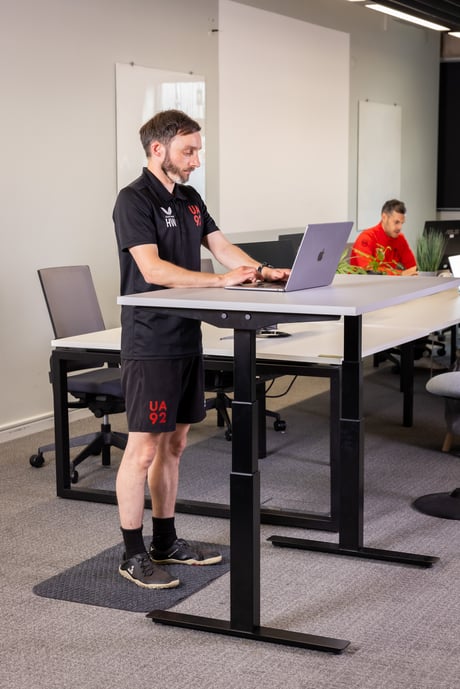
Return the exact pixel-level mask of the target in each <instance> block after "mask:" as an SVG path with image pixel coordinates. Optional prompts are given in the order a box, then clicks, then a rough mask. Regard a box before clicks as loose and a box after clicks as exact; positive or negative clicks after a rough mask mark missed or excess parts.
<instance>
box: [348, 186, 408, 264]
mask: <svg viewBox="0 0 460 689" xmlns="http://www.w3.org/2000/svg"><path fill="white" fill-rule="evenodd" d="M405 216H406V206H405V205H404V203H403V202H402V201H398V200H397V199H391V200H389V201H385V203H384V204H383V207H382V217H381V220H380V222H379V224H378V225H376V226H375V227H370V228H369V229H368V230H363V231H362V232H360V234H359V235H358V237H357V238H356V241H355V243H354V244H353V247H352V249H351V257H350V264H351V265H352V266H360V267H361V268H364V270H367V271H369V272H372V273H384V274H386V275H417V262H416V260H415V256H414V254H413V252H412V250H411V248H410V246H409V244H408V242H407V239H406V238H405V236H404V235H403V233H402V231H401V229H402V226H403V224H404V221H405Z"/></svg>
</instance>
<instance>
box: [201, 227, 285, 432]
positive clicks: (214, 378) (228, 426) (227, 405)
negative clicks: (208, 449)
mask: <svg viewBox="0 0 460 689" xmlns="http://www.w3.org/2000/svg"><path fill="white" fill-rule="evenodd" d="M257 244H260V245H262V244H263V245H264V247H265V245H268V244H270V245H277V244H278V242H276V241H275V242H262V243H257ZM238 246H241V247H242V248H243V249H244V250H246V249H245V247H251V248H253V247H254V244H246V245H244V244H239V245H238ZM201 271H202V272H205V273H213V272H214V265H213V262H212V259H210V258H202V259H201ZM204 375H205V378H204V389H205V392H212V393H214V396H213V397H208V398H206V411H210V410H211V409H215V410H216V411H217V425H218V426H221V427H225V434H224V435H225V438H226V440H231V439H232V422H231V419H230V415H229V413H228V410H229V409H231V407H232V398H231V397H230V396H229V394H228V393H231V392H232V391H233V371H232V370H225V369H215V370H214V369H209V368H207V369H206V366H205V374H204ZM273 377H274V376H270V375H266V376H257V385H259V386H261V385H264V386H265V382H266V381H268V380H272V379H273ZM265 416H268V417H272V418H273V419H274V422H273V428H274V429H275V431H280V432H282V433H284V431H285V430H286V428H287V424H286V421H284V419H282V418H281V415H280V414H279V413H278V412H274V411H270V410H269V409H265Z"/></svg>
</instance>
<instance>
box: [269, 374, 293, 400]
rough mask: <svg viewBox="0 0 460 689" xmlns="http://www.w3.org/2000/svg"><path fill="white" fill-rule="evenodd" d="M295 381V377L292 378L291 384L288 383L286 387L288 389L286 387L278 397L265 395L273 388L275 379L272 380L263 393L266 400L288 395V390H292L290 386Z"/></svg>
mask: <svg viewBox="0 0 460 689" xmlns="http://www.w3.org/2000/svg"><path fill="white" fill-rule="evenodd" d="M296 380H297V376H294V377H293V378H292V380H291V382H290V383H289V385H288V387H287V390H285V391H284V392H282V393H280V394H279V395H267V392H269V391H270V390H271V389H272V387H273V385H274V383H275V378H274V379H273V380H272V382H271V383H270V385H269V386H268V388H267V390H266V392H265V397H266V398H268V399H270V400H275V399H276V398H277V397H284V395H287V394H288V392H289V390H290V389H291V388H292V386H293V385H294V383H295V382H296Z"/></svg>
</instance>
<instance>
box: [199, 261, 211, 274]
mask: <svg viewBox="0 0 460 689" xmlns="http://www.w3.org/2000/svg"><path fill="white" fill-rule="evenodd" d="M200 269H201V272H202V273H214V264H213V262H212V258H202V259H201V268H200Z"/></svg>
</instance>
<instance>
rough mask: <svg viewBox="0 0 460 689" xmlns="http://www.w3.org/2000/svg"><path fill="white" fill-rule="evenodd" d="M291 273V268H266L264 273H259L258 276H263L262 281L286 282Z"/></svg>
mask: <svg viewBox="0 0 460 689" xmlns="http://www.w3.org/2000/svg"><path fill="white" fill-rule="evenodd" d="M290 272H291V271H290V269H289V268H269V267H268V266H264V267H263V268H262V273H258V275H261V279H262V280H266V281H267V282H286V280H287V279H288V277H289V273H290Z"/></svg>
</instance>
